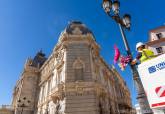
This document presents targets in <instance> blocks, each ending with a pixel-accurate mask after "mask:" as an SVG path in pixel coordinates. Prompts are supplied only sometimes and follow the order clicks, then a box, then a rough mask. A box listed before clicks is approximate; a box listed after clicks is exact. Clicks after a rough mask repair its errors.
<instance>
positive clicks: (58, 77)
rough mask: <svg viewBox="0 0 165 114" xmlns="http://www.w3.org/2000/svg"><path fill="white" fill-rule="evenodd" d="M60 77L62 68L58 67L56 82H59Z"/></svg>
mask: <svg viewBox="0 0 165 114" xmlns="http://www.w3.org/2000/svg"><path fill="white" fill-rule="evenodd" d="M61 78H62V68H61V69H58V71H57V84H60V83H61Z"/></svg>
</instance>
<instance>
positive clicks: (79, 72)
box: [75, 68, 83, 80]
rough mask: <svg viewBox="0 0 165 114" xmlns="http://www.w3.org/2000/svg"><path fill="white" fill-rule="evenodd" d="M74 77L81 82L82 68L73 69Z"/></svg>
mask: <svg viewBox="0 0 165 114" xmlns="http://www.w3.org/2000/svg"><path fill="white" fill-rule="evenodd" d="M75 77H76V80H83V68H76V69H75Z"/></svg>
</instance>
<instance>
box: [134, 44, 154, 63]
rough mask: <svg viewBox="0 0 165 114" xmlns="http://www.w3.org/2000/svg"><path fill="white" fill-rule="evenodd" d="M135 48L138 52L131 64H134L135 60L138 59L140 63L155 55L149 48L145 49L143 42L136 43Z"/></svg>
mask: <svg viewBox="0 0 165 114" xmlns="http://www.w3.org/2000/svg"><path fill="white" fill-rule="evenodd" d="M136 50H137V51H138V54H137V56H136V59H134V60H133V61H132V63H131V64H136V63H137V60H139V61H140V63H143V62H145V61H148V60H150V59H152V58H154V57H156V56H155V55H154V52H153V51H151V50H149V49H146V46H145V44H143V43H142V42H139V43H137V44H136Z"/></svg>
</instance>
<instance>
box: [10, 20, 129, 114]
mask: <svg viewBox="0 0 165 114" xmlns="http://www.w3.org/2000/svg"><path fill="white" fill-rule="evenodd" d="M99 52H100V47H99V45H98V44H97V43H96V41H95V38H94V36H93V34H92V32H91V31H90V30H89V29H88V28H87V27H86V26H85V25H84V24H82V23H81V22H78V21H73V22H71V23H70V24H69V25H68V26H67V27H66V29H65V30H64V31H63V32H62V33H61V35H60V37H59V41H58V43H57V45H56V46H55V48H54V49H53V51H52V53H51V55H50V56H49V57H48V58H46V57H45V54H43V53H42V52H41V51H40V52H38V53H37V55H36V56H35V57H34V58H33V59H31V58H29V59H28V60H27V62H26V63H25V65H24V70H23V72H22V75H21V77H20V79H19V80H18V82H17V84H16V86H15V88H14V93H13V101H12V107H13V109H14V112H15V113H16V114H21V113H23V114H131V110H132V105H131V98H130V92H129V90H128V88H127V86H126V83H125V81H124V80H123V79H122V77H121V76H120V75H119V73H118V72H117V71H116V70H115V68H114V67H109V66H108V65H107V64H106V62H105V61H104V60H103V58H102V57H101V56H100V54H99ZM22 102H23V103H22ZM21 103H22V104H21Z"/></svg>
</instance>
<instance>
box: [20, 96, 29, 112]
mask: <svg viewBox="0 0 165 114" xmlns="http://www.w3.org/2000/svg"><path fill="white" fill-rule="evenodd" d="M29 104H30V100H28V99H27V98H26V97H23V99H22V100H21V99H19V100H18V107H19V108H21V113H20V114H22V113H23V109H24V108H26V107H28V105H29Z"/></svg>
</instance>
